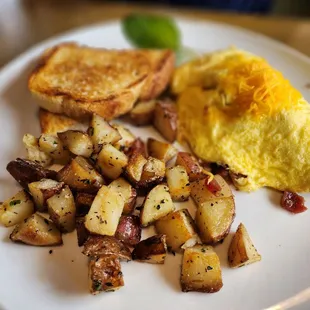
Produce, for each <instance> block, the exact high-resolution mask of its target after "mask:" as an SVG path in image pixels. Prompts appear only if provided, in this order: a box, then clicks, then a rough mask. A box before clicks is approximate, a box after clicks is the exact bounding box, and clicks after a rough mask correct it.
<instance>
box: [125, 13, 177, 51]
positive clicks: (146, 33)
mask: <svg viewBox="0 0 310 310" xmlns="http://www.w3.org/2000/svg"><path fill="white" fill-rule="evenodd" d="M122 29H123V32H124V34H125V35H126V37H127V38H128V40H129V41H130V42H131V43H132V44H133V45H135V46H137V47H140V48H169V49H172V50H174V51H177V50H178V49H179V48H180V46H181V40H180V33H179V29H178V27H177V25H176V24H175V22H174V20H173V19H171V18H169V17H167V16H158V15H146V14H130V15H128V16H127V17H125V18H124V19H123V21H122Z"/></svg>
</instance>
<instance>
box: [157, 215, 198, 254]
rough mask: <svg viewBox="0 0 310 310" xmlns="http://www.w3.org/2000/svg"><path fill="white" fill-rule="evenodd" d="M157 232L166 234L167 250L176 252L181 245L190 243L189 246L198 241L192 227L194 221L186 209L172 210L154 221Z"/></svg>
mask: <svg viewBox="0 0 310 310" xmlns="http://www.w3.org/2000/svg"><path fill="white" fill-rule="evenodd" d="M155 228H156V231H157V233H158V234H163V235H165V236H166V242H167V246H168V250H170V251H173V252H178V251H180V250H181V247H182V246H183V245H184V244H186V243H190V244H191V246H193V245H195V244H196V243H197V242H198V241H199V237H198V235H197V233H196V231H195V229H194V221H193V219H192V217H191V215H190V214H189V212H188V210H187V209H184V210H178V211H174V212H172V213H169V214H168V215H166V216H165V217H162V218H161V219H159V220H158V221H156V222H155Z"/></svg>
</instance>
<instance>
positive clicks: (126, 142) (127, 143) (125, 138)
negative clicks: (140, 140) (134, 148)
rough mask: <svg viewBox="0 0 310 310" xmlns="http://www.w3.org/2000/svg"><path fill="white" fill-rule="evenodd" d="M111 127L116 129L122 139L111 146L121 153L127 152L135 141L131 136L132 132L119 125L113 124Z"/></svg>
mask: <svg viewBox="0 0 310 310" xmlns="http://www.w3.org/2000/svg"><path fill="white" fill-rule="evenodd" d="M113 127H114V128H115V129H117V131H118V132H119V134H120V135H121V136H122V139H120V140H119V141H117V142H116V143H114V144H113V145H114V146H115V147H116V148H117V149H118V150H120V151H121V152H123V151H126V150H128V149H129V148H130V147H131V145H132V144H133V143H134V141H135V140H136V137H135V136H134V135H133V134H132V132H131V131H130V130H129V129H127V128H125V127H123V126H121V125H118V124H113Z"/></svg>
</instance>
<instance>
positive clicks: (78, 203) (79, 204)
mask: <svg viewBox="0 0 310 310" xmlns="http://www.w3.org/2000/svg"><path fill="white" fill-rule="evenodd" d="M94 199H95V195H92V194H88V193H77V194H76V196H75V207H76V215H77V216H85V215H86V214H87V213H88V211H89V209H90V207H91V204H92V203H93V201H94Z"/></svg>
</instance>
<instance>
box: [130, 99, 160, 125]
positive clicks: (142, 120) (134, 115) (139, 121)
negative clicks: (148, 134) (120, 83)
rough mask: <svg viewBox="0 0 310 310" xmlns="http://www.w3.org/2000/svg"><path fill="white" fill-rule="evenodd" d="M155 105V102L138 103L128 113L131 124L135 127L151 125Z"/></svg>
mask: <svg viewBox="0 0 310 310" xmlns="http://www.w3.org/2000/svg"><path fill="white" fill-rule="evenodd" d="M155 105H156V101H155V100H150V101H141V102H138V103H137V104H136V106H135V107H134V108H133V109H132V110H131V111H130V113H129V116H130V119H131V121H132V123H133V124H135V125H137V126H143V125H149V124H151V123H152V120H153V117H154V111H155Z"/></svg>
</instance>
